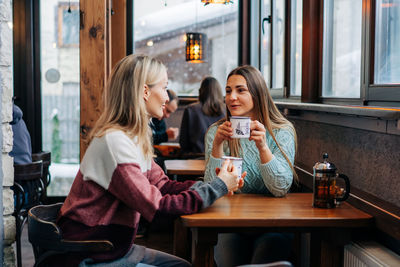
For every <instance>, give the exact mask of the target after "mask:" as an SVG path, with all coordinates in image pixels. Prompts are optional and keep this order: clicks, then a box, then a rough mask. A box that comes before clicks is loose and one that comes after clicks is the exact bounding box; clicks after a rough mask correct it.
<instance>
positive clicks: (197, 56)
mask: <svg viewBox="0 0 400 267" xmlns="http://www.w3.org/2000/svg"><path fill="white" fill-rule="evenodd" d="M206 45H207V35H205V34H204V33H198V32H188V33H186V61H188V62H191V63H201V62H204V61H205V58H206V55H205V54H206V51H207V47H206Z"/></svg>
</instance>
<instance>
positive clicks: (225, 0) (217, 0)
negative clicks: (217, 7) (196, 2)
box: [201, 0, 233, 5]
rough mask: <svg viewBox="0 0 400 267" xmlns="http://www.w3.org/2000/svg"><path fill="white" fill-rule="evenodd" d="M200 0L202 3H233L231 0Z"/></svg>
mask: <svg viewBox="0 0 400 267" xmlns="http://www.w3.org/2000/svg"><path fill="white" fill-rule="evenodd" d="M201 2H202V3H204V5H208V4H229V3H233V1H231V0H201Z"/></svg>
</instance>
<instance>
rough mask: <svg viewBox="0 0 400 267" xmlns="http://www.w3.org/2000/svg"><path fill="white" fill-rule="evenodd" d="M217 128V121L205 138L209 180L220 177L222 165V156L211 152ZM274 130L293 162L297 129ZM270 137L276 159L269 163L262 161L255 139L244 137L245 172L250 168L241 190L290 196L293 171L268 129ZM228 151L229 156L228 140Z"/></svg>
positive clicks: (242, 145)
mask: <svg viewBox="0 0 400 267" xmlns="http://www.w3.org/2000/svg"><path fill="white" fill-rule="evenodd" d="M217 128H218V125H217V124H215V123H214V124H213V125H211V126H210V128H209V130H208V132H207V134H206V137H205V158H206V171H205V174H204V180H205V181H211V180H213V179H215V178H216V177H217V175H216V174H215V168H217V167H220V166H221V159H219V158H214V157H213V156H212V155H211V151H212V145H213V141H214V137H215V133H216V132H217ZM273 133H274V135H275V138H276V140H277V142H278V143H279V145H280V146H281V148H282V149H283V151H284V152H285V154H286V156H287V157H288V158H289V160H290V162H291V163H292V164H293V163H294V156H295V152H296V151H295V150H296V148H295V141H294V135H293V130H292V129H290V128H288V127H285V128H281V129H275V130H273ZM266 137H267V144H268V147H269V149H270V150H271V152H272V154H273V158H272V159H271V160H270V161H269V162H267V163H265V164H261V162H260V155H259V152H258V149H257V147H256V144H255V142H254V141H249V139H247V138H241V139H240V145H241V147H242V151H241V154H240V157H241V158H243V166H242V171H243V172H244V171H247V176H246V178H245V179H244V181H245V183H244V186H243V187H242V188H241V190H240V191H241V192H242V193H252V194H272V195H274V196H276V197H282V196H284V195H286V193H287V192H288V190H289V188H290V186H291V185H292V182H293V173H292V170H291V168H290V166H289V164H288V163H287V161H286V159H285V157H284V156H283V155H282V153H281V151H280V150H279V148H278V146H277V145H276V144H275V142H274V140H273V139H272V136H271V135H270V134H269V133H268V131H267V132H266ZM224 154H225V155H226V156H229V155H230V152H229V147H228V143H227V142H224ZM243 155H244V156H243Z"/></svg>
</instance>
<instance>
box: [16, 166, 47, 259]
mask: <svg viewBox="0 0 400 267" xmlns="http://www.w3.org/2000/svg"><path fill="white" fill-rule="evenodd" d="M42 174H43V163H42V161H41V160H40V161H35V162H32V163H28V164H16V165H14V186H13V187H12V189H13V190H14V200H15V206H14V214H13V215H14V216H15V225H16V233H15V239H16V242H17V266H18V267H20V266H22V262H21V233H22V229H23V228H24V225H25V223H26V220H27V217H28V210H29V209H30V208H32V207H33V206H36V205H39V204H40V198H41V194H42V192H43V188H44V186H43V182H42Z"/></svg>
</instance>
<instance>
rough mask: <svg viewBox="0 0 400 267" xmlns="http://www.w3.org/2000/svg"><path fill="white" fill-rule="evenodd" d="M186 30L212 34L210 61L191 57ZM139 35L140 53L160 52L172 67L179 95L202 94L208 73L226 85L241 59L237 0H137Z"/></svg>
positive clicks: (172, 80) (137, 48)
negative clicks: (211, 0) (206, 0)
mask: <svg viewBox="0 0 400 267" xmlns="http://www.w3.org/2000/svg"><path fill="white" fill-rule="evenodd" d="M187 32H200V33H204V34H206V35H207V38H208V45H207V48H208V51H207V58H206V62H204V63H189V62H186V56H185V48H186V47H185V45H186V43H185V41H186V40H185V37H186V36H185V34H186V33H187ZM134 41H135V43H134V46H135V53H140V54H147V55H151V56H153V57H157V58H158V59H160V60H161V61H162V62H163V63H164V64H165V65H166V66H167V67H168V78H169V82H168V87H169V88H171V89H173V90H174V91H175V92H176V93H177V94H178V95H179V96H197V95H198V89H199V86H200V82H201V80H202V79H203V78H204V77H205V76H209V75H211V76H214V77H215V78H217V80H218V81H219V82H220V83H221V84H222V85H223V87H224V85H225V83H226V77H227V75H228V73H229V72H230V71H231V70H232V69H233V68H235V67H236V66H237V65H238V1H234V4H226V5H221V4H209V5H207V6H204V4H202V3H201V2H200V1H192V0H190V1H187V0H174V1H172V0H168V1H160V0H147V1H134Z"/></svg>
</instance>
